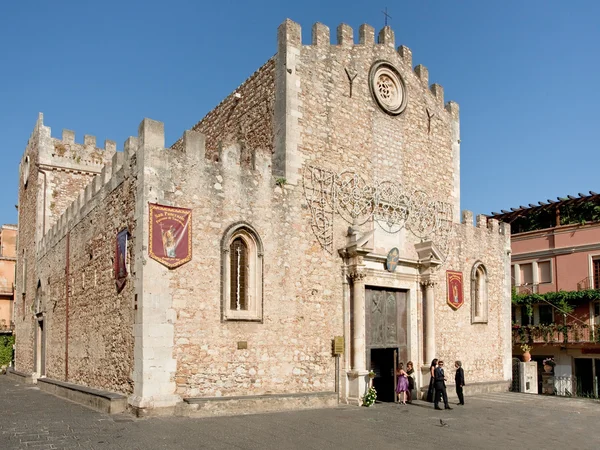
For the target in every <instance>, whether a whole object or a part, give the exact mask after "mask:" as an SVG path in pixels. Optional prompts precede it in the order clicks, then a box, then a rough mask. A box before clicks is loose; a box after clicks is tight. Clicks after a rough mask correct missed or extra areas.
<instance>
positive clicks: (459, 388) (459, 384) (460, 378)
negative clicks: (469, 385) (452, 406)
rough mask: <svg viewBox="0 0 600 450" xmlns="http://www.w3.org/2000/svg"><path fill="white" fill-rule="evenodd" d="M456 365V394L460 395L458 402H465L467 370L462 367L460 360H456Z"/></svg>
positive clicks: (460, 403)
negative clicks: (464, 387) (464, 388)
mask: <svg viewBox="0 0 600 450" xmlns="http://www.w3.org/2000/svg"><path fill="white" fill-rule="evenodd" d="M454 367H456V373H455V374H454V383H456V395H458V404H459V405H464V404H465V397H464V396H463V386H464V385H465V371H464V370H463V368H462V363H461V362H460V361H455V362H454Z"/></svg>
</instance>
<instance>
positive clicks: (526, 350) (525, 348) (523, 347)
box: [521, 344, 531, 353]
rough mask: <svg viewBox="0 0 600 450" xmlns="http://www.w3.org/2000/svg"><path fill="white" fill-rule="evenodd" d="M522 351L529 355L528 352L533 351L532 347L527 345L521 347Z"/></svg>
mask: <svg viewBox="0 0 600 450" xmlns="http://www.w3.org/2000/svg"><path fill="white" fill-rule="evenodd" d="M521 351H522V352H523V353H527V352H529V351H531V345H527V344H523V345H521Z"/></svg>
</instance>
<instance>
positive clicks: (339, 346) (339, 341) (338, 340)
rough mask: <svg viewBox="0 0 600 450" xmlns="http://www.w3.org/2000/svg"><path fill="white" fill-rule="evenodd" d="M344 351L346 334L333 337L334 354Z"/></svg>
mask: <svg viewBox="0 0 600 450" xmlns="http://www.w3.org/2000/svg"><path fill="white" fill-rule="evenodd" d="M343 353H344V336H335V337H334V338H333V354H334V355H341V354H343Z"/></svg>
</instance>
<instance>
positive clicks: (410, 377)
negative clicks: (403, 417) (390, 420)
mask: <svg viewBox="0 0 600 450" xmlns="http://www.w3.org/2000/svg"><path fill="white" fill-rule="evenodd" d="M414 373H415V368H414V367H413V363H412V361H409V362H407V363H406V375H407V376H408V400H407V402H408V403H412V391H413V389H414V388H415V379H414V378H413V374H414Z"/></svg>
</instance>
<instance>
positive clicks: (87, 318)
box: [38, 169, 136, 393]
mask: <svg viewBox="0 0 600 450" xmlns="http://www.w3.org/2000/svg"><path fill="white" fill-rule="evenodd" d="M123 174H124V169H120V170H119V171H118V172H117V173H115V174H114V179H111V184H107V185H105V187H103V188H102V190H101V191H99V192H97V193H96V196H94V197H93V201H90V202H89V204H87V205H86V206H85V207H84V209H83V210H82V211H81V213H80V215H79V217H78V218H79V220H77V221H76V220H74V221H73V222H71V223H70V224H69V226H68V227H67V228H66V230H65V231H66V234H65V235H64V236H62V237H55V238H54V241H52V242H48V243H44V245H43V247H42V250H41V252H40V253H41V254H40V259H39V262H38V269H39V274H40V279H41V280H42V308H41V309H42V311H43V313H44V324H45V327H46V339H47V344H46V361H47V368H46V374H47V376H48V377H50V378H55V379H58V380H65V381H69V382H72V383H76V384H81V385H85V386H90V387H93V388H98V389H105V390H109V391H115V392H121V393H131V392H132V391H133V378H132V372H133V325H134V314H135V311H134V295H133V292H134V283H133V280H132V279H129V280H128V282H127V284H126V285H125V287H124V288H123V290H121V291H120V292H117V289H116V286H115V280H114V271H113V264H114V255H115V245H116V244H115V239H116V234H117V233H118V232H119V231H120V230H122V229H123V228H128V229H129V230H130V233H131V235H132V237H133V240H134V239H135V228H136V221H135V217H134V216H133V212H134V208H133V203H134V200H135V196H134V189H135V180H134V179H131V178H130V179H127V180H125V178H124V175H123ZM115 185H116V186H115ZM133 240H132V241H130V244H129V248H131V245H133V242H134V241H133ZM67 246H68V250H67ZM67 253H68V256H69V257H68V262H67ZM66 270H68V273H69V278H68V279H67V278H66V277H65V273H66ZM67 283H68V286H67ZM67 289H68V344H67V338H66V336H67V298H66V293H67ZM67 354H68V367H67V365H66V364H65V357H66V355H67ZM67 370H68V376H67V374H66V371H67Z"/></svg>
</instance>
